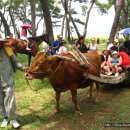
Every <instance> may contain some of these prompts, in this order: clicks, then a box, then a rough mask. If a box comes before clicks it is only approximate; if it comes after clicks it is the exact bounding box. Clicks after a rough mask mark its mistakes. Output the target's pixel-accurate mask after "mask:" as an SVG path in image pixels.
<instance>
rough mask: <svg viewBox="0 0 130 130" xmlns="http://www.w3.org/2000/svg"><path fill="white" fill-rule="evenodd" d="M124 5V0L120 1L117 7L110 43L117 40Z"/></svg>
mask: <svg viewBox="0 0 130 130" xmlns="http://www.w3.org/2000/svg"><path fill="white" fill-rule="evenodd" d="M123 5H124V0H118V3H117V6H116V12H115V18H114V22H113V25H112V29H111V32H110V36H109V41H110V42H113V40H114V38H115V35H116V32H117V29H118V26H119V19H120V14H121V9H122V7H123Z"/></svg>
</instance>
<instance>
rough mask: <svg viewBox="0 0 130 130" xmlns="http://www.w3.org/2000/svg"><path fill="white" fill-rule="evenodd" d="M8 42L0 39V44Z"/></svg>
mask: <svg viewBox="0 0 130 130" xmlns="http://www.w3.org/2000/svg"><path fill="white" fill-rule="evenodd" d="M6 42H8V40H6V39H2V38H0V43H6Z"/></svg>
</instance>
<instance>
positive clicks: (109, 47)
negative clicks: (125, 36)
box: [107, 39, 118, 50]
mask: <svg viewBox="0 0 130 130" xmlns="http://www.w3.org/2000/svg"><path fill="white" fill-rule="evenodd" d="M117 43H118V40H117V39H115V40H114V41H113V43H110V44H109V45H108V46H107V50H110V49H111V48H112V47H113V46H116V45H117Z"/></svg>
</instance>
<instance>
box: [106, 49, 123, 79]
mask: <svg viewBox="0 0 130 130" xmlns="http://www.w3.org/2000/svg"><path fill="white" fill-rule="evenodd" d="M108 64H109V66H110V72H108V74H107V75H108V76H109V75H112V74H115V76H119V73H120V72H122V67H121V65H122V57H121V56H120V55H119V53H118V52H117V51H114V52H112V56H109V58H108Z"/></svg>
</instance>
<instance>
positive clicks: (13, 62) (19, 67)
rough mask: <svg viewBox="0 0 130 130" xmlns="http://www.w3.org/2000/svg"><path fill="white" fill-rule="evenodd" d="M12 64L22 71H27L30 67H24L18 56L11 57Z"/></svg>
mask: <svg viewBox="0 0 130 130" xmlns="http://www.w3.org/2000/svg"><path fill="white" fill-rule="evenodd" d="M10 59H11V62H12V64H13V67H16V68H18V69H20V70H22V71H25V70H26V69H27V68H28V67H25V66H23V65H22V64H21V63H20V62H19V61H18V60H17V59H16V56H15V55H14V54H13V55H12V56H11V57H10Z"/></svg>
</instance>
